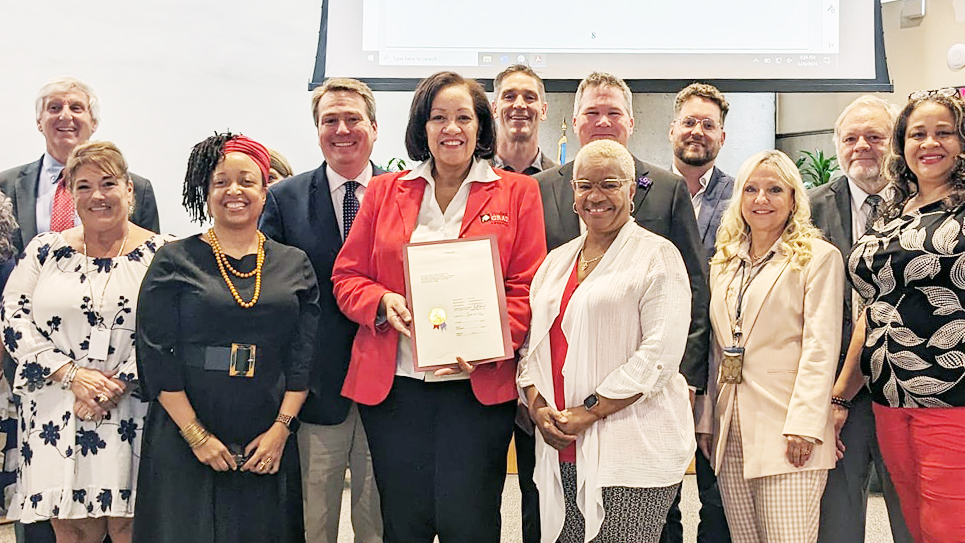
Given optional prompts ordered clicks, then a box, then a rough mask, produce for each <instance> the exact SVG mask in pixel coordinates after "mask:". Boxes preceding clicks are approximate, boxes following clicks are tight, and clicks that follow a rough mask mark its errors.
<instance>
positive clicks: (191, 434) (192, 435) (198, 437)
mask: <svg viewBox="0 0 965 543" xmlns="http://www.w3.org/2000/svg"><path fill="white" fill-rule="evenodd" d="M180 432H181V437H183V438H184V441H186V442H187V443H188V447H190V448H192V449H196V448H198V447H200V446H201V445H204V443H205V442H206V441H207V440H208V438H209V437H211V433H210V432H208V430H207V429H205V427H204V426H202V425H201V423H200V422H198V421H197V420H195V421H194V422H192V423H191V424H189V425H187V426H185V427H184V428H182V429H181V430H180Z"/></svg>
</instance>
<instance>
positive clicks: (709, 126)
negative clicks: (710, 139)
mask: <svg viewBox="0 0 965 543" xmlns="http://www.w3.org/2000/svg"><path fill="white" fill-rule="evenodd" d="M677 123H679V124H680V126H682V127H684V128H686V129H687V130H693V129H694V127H696V126H697V125H698V124H700V127H701V128H703V129H704V132H716V131H717V129H718V128H720V124H718V123H717V121H715V120H713V119H698V118H697V117H684V118H683V119H677Z"/></svg>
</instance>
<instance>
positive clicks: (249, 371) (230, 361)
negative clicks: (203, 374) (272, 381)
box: [180, 343, 258, 377]
mask: <svg viewBox="0 0 965 543" xmlns="http://www.w3.org/2000/svg"><path fill="white" fill-rule="evenodd" d="M180 350H181V355H182V358H183V359H184V362H185V364H187V365H188V366H192V367H195V368H201V369H204V370H207V371H227V372H228V375H229V376H231V377H254V376H255V361H256V360H257V358H258V346H257V345H254V344H250V343H232V344H231V347H211V346H206V345H185V346H183V347H182V348H181V349H180Z"/></svg>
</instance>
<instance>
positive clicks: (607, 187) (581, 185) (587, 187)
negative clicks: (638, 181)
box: [572, 179, 633, 194]
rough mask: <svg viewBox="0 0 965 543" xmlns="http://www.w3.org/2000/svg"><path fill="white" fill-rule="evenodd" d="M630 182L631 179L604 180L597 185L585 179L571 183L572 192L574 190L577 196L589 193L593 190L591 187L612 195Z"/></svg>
mask: <svg viewBox="0 0 965 543" xmlns="http://www.w3.org/2000/svg"><path fill="white" fill-rule="evenodd" d="M630 181H633V179H604V180H603V181H600V182H599V183H594V182H593V181H588V180H586V179H574V180H573V182H572V183H573V190H575V191H576V193H577V194H585V193H587V192H590V191H591V190H593V187H598V188H599V189H600V190H602V191H603V192H606V193H610V194H613V193H615V192H617V191H619V190H620V189H621V188H622V187H623V185H624V184H625V183H629V182H630Z"/></svg>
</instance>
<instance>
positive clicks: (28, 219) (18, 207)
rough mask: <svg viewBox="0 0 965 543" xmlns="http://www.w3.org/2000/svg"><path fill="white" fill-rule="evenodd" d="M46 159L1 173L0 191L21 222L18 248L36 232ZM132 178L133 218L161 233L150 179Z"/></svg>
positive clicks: (151, 229) (144, 226)
mask: <svg viewBox="0 0 965 543" xmlns="http://www.w3.org/2000/svg"><path fill="white" fill-rule="evenodd" d="M43 160H44V159H43V157H40V160H38V161H37V162H31V163H29V164H24V165H23V166H17V167H16V168H11V169H9V170H7V171H5V172H3V173H0V191H3V193H4V194H6V195H7V197H8V198H10V199H11V200H12V201H13V214H14V216H15V217H16V218H17V222H18V223H19V224H20V230H19V232H18V233H17V234H16V235H14V238H13V243H14V245H15V246H16V247H17V250H19V251H23V248H24V247H26V246H27V244H28V243H30V240H32V239H33V238H34V236H36V235H37V183H39V182H40V167H41V164H42V163H43ZM131 181H132V182H133V183H134V215H132V216H131V222H133V223H134V224H136V225H138V226H140V227H142V228H147V229H148V230H150V231H152V232H155V233H160V232H161V222H160V220H159V219H158V214H157V202H156V201H155V199H154V189H153V188H152V187H151V182H150V181H148V180H147V179H145V178H143V177H141V176H140V175H137V174H135V173H132V174H131Z"/></svg>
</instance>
